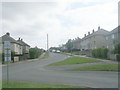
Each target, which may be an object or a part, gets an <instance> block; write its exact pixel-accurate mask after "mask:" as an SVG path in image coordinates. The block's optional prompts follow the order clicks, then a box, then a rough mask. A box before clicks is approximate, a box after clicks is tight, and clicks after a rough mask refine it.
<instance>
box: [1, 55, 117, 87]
mask: <svg viewBox="0 0 120 90" xmlns="http://www.w3.org/2000/svg"><path fill="white" fill-rule="evenodd" d="M65 58H67V56H65V55H62V54H55V53H50V55H49V58H46V59H41V60H35V61H29V62H28V61H23V62H20V63H14V64H10V65H9V79H10V80H19V81H29V82H40V83H51V84H69V85H77V86H86V87H92V88H117V87H118V73H117V72H105V71H64V70H55V69H48V67H47V68H46V66H47V65H48V64H50V63H53V62H57V61H61V60H63V59H65ZM6 71H7V67H6V66H3V67H2V75H3V79H6V75H7V73H6Z"/></svg>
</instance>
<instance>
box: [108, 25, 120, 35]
mask: <svg viewBox="0 0 120 90" xmlns="http://www.w3.org/2000/svg"><path fill="white" fill-rule="evenodd" d="M118 30H119V31H120V26H118V27H116V28H115V29H113V30H112V31H111V32H110V34H113V33H118Z"/></svg>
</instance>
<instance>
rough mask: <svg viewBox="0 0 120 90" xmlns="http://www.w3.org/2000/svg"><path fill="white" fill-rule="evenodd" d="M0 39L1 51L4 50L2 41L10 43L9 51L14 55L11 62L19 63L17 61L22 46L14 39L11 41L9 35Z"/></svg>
mask: <svg viewBox="0 0 120 90" xmlns="http://www.w3.org/2000/svg"><path fill="white" fill-rule="evenodd" d="M1 38H2V46H3V48H2V51H3V49H4V41H10V43H11V51H12V53H14V56H13V58H12V60H13V61H19V59H20V58H19V57H20V55H22V44H20V43H19V42H17V41H16V40H15V39H13V38H12V37H11V36H10V33H6V34H5V35H3V36H2V37H1Z"/></svg>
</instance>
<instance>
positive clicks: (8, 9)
mask: <svg viewBox="0 0 120 90" xmlns="http://www.w3.org/2000/svg"><path fill="white" fill-rule="evenodd" d="M5 1H6V2H2V4H0V6H1V5H2V35H4V34H5V33H6V32H10V35H11V37H13V38H15V39H18V38H19V37H21V38H22V39H23V40H24V41H25V42H27V43H28V44H29V45H30V46H31V47H34V46H38V47H39V48H44V49H46V37H47V33H48V34H49V46H50V47H51V46H58V45H61V44H64V43H66V42H67V40H68V39H70V38H71V39H74V38H76V37H80V38H83V37H84V34H87V33H88V31H90V32H92V30H93V29H94V30H95V31H97V28H98V26H100V27H101V28H103V29H105V30H108V31H111V30H112V29H114V28H116V27H117V25H118V1H119V0H39V2H38V1H37V0H34V2H32V0H29V2H27V1H28V0H26V2H14V1H15V0H12V2H7V1H8V0H5ZM24 1H25V0H24ZM35 1H37V2H35ZM0 11H1V10H0ZM0 13H1V12H0ZM0 16H1V14H0Z"/></svg>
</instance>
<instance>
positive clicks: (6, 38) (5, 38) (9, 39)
mask: <svg viewBox="0 0 120 90" xmlns="http://www.w3.org/2000/svg"><path fill="white" fill-rule="evenodd" d="M4 41H10V42H11V43H17V44H19V45H21V44H20V43H19V42H17V41H16V40H15V39H13V38H12V37H10V36H9V35H7V34H5V35H3V36H2V42H4Z"/></svg>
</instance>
